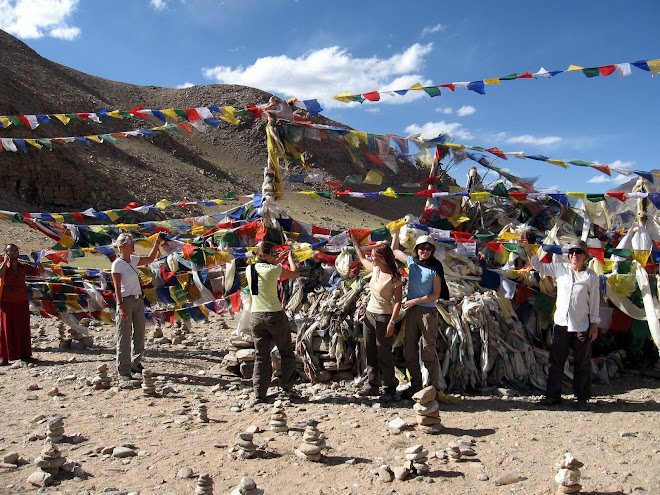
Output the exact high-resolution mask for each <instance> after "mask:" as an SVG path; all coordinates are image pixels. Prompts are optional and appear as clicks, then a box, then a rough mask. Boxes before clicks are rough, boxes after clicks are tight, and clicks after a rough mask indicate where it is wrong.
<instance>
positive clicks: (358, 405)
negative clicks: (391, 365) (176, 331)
mask: <svg viewBox="0 0 660 495" xmlns="http://www.w3.org/2000/svg"><path fill="white" fill-rule="evenodd" d="M237 320H238V319H237V318H232V317H231V316H227V315H225V316H216V317H213V318H212V319H211V320H209V321H208V322H207V323H204V324H197V325H195V326H194V327H193V328H192V330H191V332H190V333H188V334H187V335H186V336H185V341H184V343H182V344H176V345H172V344H161V345H156V344H153V343H150V344H148V346H147V357H146V363H145V365H146V367H148V368H149V369H150V370H153V373H154V377H155V387H156V390H157V395H156V396H151V397H150V396H145V395H144V394H143V391H142V390H141V388H140V382H138V381H136V382H134V383H133V384H131V385H130V386H127V387H123V388H120V387H119V386H118V383H117V381H116V375H115V373H114V369H113V364H114V361H113V360H114V331H113V328H112V327H111V326H109V325H100V324H99V325H97V326H92V327H91V329H90V334H91V335H92V336H93V338H94V345H93V346H91V347H89V348H85V347H83V346H82V345H81V344H80V343H79V342H77V341H73V343H72V344H71V346H70V348H66V347H65V348H62V347H61V346H60V341H59V338H58V334H57V331H56V325H55V321H54V320H44V319H42V318H40V317H33V340H34V348H35V356H36V357H37V358H38V359H39V360H40V363H38V364H36V365H28V366H26V365H25V364H24V363H22V362H20V361H19V362H17V363H15V364H13V365H11V366H9V367H6V368H2V369H0V394H1V395H2V415H1V416H0V417H1V419H0V455H2V456H3V457H7V459H8V460H12V459H11V456H7V455H8V454H10V453H11V452H15V453H17V454H18V456H19V458H20V460H19V461H18V465H17V467H12V466H8V465H6V464H3V467H0V493H3V494H4V493H8V494H9V493H20V492H36V491H37V490H38V488H37V487H35V486H33V485H32V484H30V483H29V482H28V481H27V480H28V477H30V475H31V474H32V473H34V472H35V471H37V468H36V467H35V465H34V462H35V459H36V458H37V457H38V456H39V455H40V454H41V453H42V449H43V446H44V440H43V436H44V435H45V434H46V432H47V431H48V430H47V429H48V424H49V422H51V421H52V418H53V417H54V416H61V417H62V418H63V426H64V438H63V440H62V442H60V443H58V444H56V445H57V446H58V448H59V449H60V451H61V456H62V457H65V458H66V459H67V460H71V461H74V462H73V463H68V464H67V469H68V470H70V471H71V472H62V473H61V474H60V475H59V476H58V479H57V480H56V481H55V484H54V485H52V486H49V487H47V488H42V489H40V490H39V491H40V492H43V493H53V494H54V493H61V494H78V495H83V494H97V493H101V492H109V491H112V490H115V491H124V492H125V493H128V492H135V493H140V494H143V495H146V494H154V495H155V494H182V493H193V491H194V489H195V483H196V477H197V476H198V475H199V474H202V473H208V474H209V475H210V476H211V477H212V479H213V484H214V485H213V490H214V491H213V493H216V494H218V493H230V492H231V491H232V490H233V489H234V488H235V487H236V486H237V485H238V483H239V482H240V480H241V478H242V477H243V476H250V477H252V478H253V479H254V481H255V482H256V483H257V484H258V485H259V486H260V487H262V488H263V489H264V490H265V493H266V494H268V493H280V494H303V493H305V494H307V493H310V494H332V493H344V494H362V493H397V494H426V493H428V494H430V493H445V492H454V493H477V494H493V493H524V494H551V493H555V492H556V490H557V484H556V483H555V481H554V476H555V474H556V473H557V468H556V467H555V461H556V460H557V459H559V458H560V457H561V456H562V454H563V453H564V452H566V451H570V452H571V453H572V454H573V455H574V456H575V457H577V458H578V459H579V460H580V461H582V462H583V463H584V464H585V466H584V467H583V468H582V470H581V471H582V484H583V488H584V489H583V493H591V494H618V493H625V494H630V493H635V494H640V495H641V494H644V493H648V494H652V493H660V474H658V473H659V472H658V470H657V464H658V460H659V459H660V440H658V434H657V431H658V426H659V423H660V415H659V414H658V409H659V406H658V402H659V400H660V392H659V391H658V388H657V387H658V383H659V382H658V381H657V380H656V379H654V378H649V377H644V376H642V375H639V374H631V373H629V374H624V375H622V376H620V377H618V378H617V379H616V380H615V381H613V382H612V383H611V384H610V385H609V386H608V387H604V386H596V387H595V393H596V401H595V403H594V407H593V410H592V411H590V412H578V411H575V410H573V409H572V408H571V407H570V405H567V406H566V407H562V408H553V409H549V410H542V409H539V408H538V407H537V406H536V405H535V404H534V401H535V400H536V399H537V397H517V396H508V395H506V394H507V392H506V391H505V390H499V391H494V393H493V395H492V396H471V397H470V396H466V397H462V401H461V402H460V403H457V404H441V406H440V416H441V419H442V423H443V425H444V427H445V429H444V430H443V431H442V432H441V433H440V434H437V435H431V434H428V433H425V432H423V431H421V430H420V429H419V428H420V427H417V428H410V429H407V428H405V427H404V428H403V429H401V430H399V429H393V428H392V427H391V424H394V423H392V421H393V420H397V419H398V418H400V419H401V420H403V421H407V420H410V419H412V418H414V412H413V409H412V405H413V402H412V401H403V400H399V401H395V402H392V403H389V404H381V403H379V402H377V401H372V400H365V399H357V398H355V397H354V396H353V394H354V392H355V390H356V386H355V385H354V384H352V383H350V382H348V383H346V382H342V383H327V384H317V385H310V384H300V385H299V390H300V391H301V392H302V394H303V401H302V402H295V403H291V402H287V401H285V402H284V404H283V406H284V411H285V414H286V421H287V424H288V426H289V428H290V430H289V432H288V433H275V432H273V431H270V430H269V429H268V427H269V420H270V416H271V410H272V407H273V405H272V404H266V405H255V404H254V403H253V401H252V400H251V398H250V393H249V392H250V385H251V384H250V382H249V381H247V380H243V379H241V378H239V377H237V376H235V375H233V374H231V373H230V372H228V370H227V369H226V367H225V366H224V364H223V357H224V356H225V354H226V353H227V348H228V347H229V337H230V334H231V330H232V328H234V327H235V323H236V322H237ZM172 331H173V329H172V328H165V329H164V333H165V335H166V336H167V335H169V334H171V332H172ZM102 364H107V365H108V367H109V372H108V375H109V377H110V378H111V380H112V382H111V388H109V389H107V390H103V389H101V390H96V389H94V388H93V387H92V386H90V383H91V382H92V379H93V378H94V376H95V375H96V374H97V368H98V366H99V365H102ZM271 392H272V393H275V392H276V390H275V389H271ZM200 401H202V402H203V403H205V404H206V406H207V414H208V419H209V421H208V422H207V423H202V422H199V420H198V417H197V416H196V415H195V414H194V413H195V411H196V408H195V406H194V404H196V403H199V402H200ZM188 404H190V405H192V409H190V410H187V409H186V406H187V405H188ZM310 419H313V420H317V421H318V422H319V425H318V429H319V430H320V431H321V432H322V433H323V434H324V435H325V437H326V444H327V446H328V449H326V450H324V451H323V456H322V459H321V462H310V461H308V460H303V459H301V458H299V457H298V456H297V455H296V453H295V450H296V449H298V448H299V447H300V446H301V445H302V443H303V431H304V429H305V426H306V421H307V420H310ZM395 422H396V421H395ZM250 428H251V429H252V431H254V432H255V433H254V434H253V443H254V444H255V445H256V447H257V451H256V456H255V457H254V458H250V459H244V458H242V457H240V456H238V452H236V450H235V448H234V444H235V442H236V437H237V435H238V434H239V433H241V432H243V431H245V430H248V429H250ZM459 440H471V441H473V442H474V446H473V447H472V450H473V453H474V454H475V455H471V456H463V457H461V459H459V460H448V461H447V460H442V459H441V457H443V452H444V451H445V450H446V449H447V447H448V446H449V445H450V443H451V442H457V441H459ZM419 444H422V445H423V446H424V448H425V449H427V450H428V451H429V457H430V458H429V465H430V470H429V472H428V473H427V474H425V475H409V476H408V477H407V478H406V479H404V480H397V479H394V480H393V481H389V476H385V473H382V474H378V473H379V470H380V468H381V466H382V465H383V464H386V465H388V466H390V467H391V468H392V469H394V468H398V467H401V466H403V465H404V464H405V452H406V449H408V448H410V447H414V446H416V445H419ZM463 445H468V444H467V443H464V444H463ZM121 447H123V448H121ZM436 453H437V454H436ZM468 453H469V452H468ZM123 456H127V457H123ZM14 457H15V456H14ZM511 471H516V472H517V473H518V475H519V476H520V477H521V478H522V480H521V481H518V482H516V483H513V484H509V485H506V486H496V485H495V484H494V480H496V479H497V478H499V477H500V476H502V475H504V474H506V473H509V472H511Z"/></svg>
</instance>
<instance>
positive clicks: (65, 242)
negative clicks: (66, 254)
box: [57, 234, 75, 249]
mask: <svg viewBox="0 0 660 495" xmlns="http://www.w3.org/2000/svg"><path fill="white" fill-rule="evenodd" d="M57 242H59V243H60V244H62V246H64V247H65V248H68V249H71V248H72V247H73V246H74V244H75V242H74V241H73V237H71V236H69V235H66V234H64V235H63V236H62V237H60V238H59V239H58V241H57Z"/></svg>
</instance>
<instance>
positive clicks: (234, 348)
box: [224, 335, 256, 379]
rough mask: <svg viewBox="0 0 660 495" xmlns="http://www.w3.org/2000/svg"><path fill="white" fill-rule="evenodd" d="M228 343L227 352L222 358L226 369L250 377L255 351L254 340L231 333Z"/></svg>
mask: <svg viewBox="0 0 660 495" xmlns="http://www.w3.org/2000/svg"><path fill="white" fill-rule="evenodd" d="M229 344H230V345H229V352H228V353H227V354H226V355H225V358H224V363H225V366H226V367H227V370H228V371H230V372H232V373H234V374H236V375H238V376H241V377H243V378H246V379H249V378H252V373H253V371H254V355H255V352H256V351H255V349H254V342H251V341H248V340H245V339H243V338H241V336H238V335H232V336H231V338H230V339H229Z"/></svg>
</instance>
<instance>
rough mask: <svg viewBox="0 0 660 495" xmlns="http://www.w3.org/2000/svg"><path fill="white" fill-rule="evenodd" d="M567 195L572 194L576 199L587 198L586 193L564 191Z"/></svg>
mask: <svg viewBox="0 0 660 495" xmlns="http://www.w3.org/2000/svg"><path fill="white" fill-rule="evenodd" d="M566 195H567V196H573V197H574V198H578V199H587V193H583V192H571V191H566Z"/></svg>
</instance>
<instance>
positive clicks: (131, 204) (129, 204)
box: [122, 201, 140, 211]
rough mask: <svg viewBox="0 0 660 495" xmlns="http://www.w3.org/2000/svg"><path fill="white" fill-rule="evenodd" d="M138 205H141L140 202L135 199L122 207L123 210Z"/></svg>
mask: <svg viewBox="0 0 660 495" xmlns="http://www.w3.org/2000/svg"><path fill="white" fill-rule="evenodd" d="M138 206H140V203H136V202H135V201H131V202H130V203H128V204H127V205H126V206H124V207H123V208H122V210H125V211H128V210H132V209H133V208H137V207H138Z"/></svg>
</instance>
